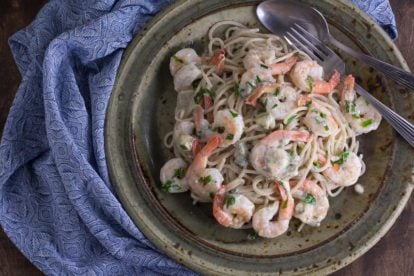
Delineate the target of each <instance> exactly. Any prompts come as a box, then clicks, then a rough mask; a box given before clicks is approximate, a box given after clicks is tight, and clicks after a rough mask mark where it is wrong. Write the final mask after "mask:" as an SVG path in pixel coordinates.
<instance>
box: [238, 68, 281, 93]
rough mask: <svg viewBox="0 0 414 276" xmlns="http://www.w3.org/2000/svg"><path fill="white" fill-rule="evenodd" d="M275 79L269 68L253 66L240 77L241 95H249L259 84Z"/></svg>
mask: <svg viewBox="0 0 414 276" xmlns="http://www.w3.org/2000/svg"><path fill="white" fill-rule="evenodd" d="M274 82H275V79H274V78H273V76H272V72H271V71H270V70H269V69H265V68H262V67H253V68H250V69H249V70H247V71H246V72H244V74H243V75H242V77H241V79H240V94H241V96H242V97H247V96H248V95H250V94H251V93H252V92H253V91H254V90H255V89H256V88H257V87H258V86H260V85H261V84H262V85H263V84H268V83H274Z"/></svg>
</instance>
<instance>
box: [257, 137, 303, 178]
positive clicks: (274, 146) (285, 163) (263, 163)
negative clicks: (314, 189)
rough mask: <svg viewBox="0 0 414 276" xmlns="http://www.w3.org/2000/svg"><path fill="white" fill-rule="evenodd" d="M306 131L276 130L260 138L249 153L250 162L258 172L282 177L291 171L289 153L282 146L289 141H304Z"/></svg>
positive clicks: (272, 176) (267, 175)
mask: <svg viewBox="0 0 414 276" xmlns="http://www.w3.org/2000/svg"><path fill="white" fill-rule="evenodd" d="M308 138H309V133H308V132H306V131H290V130H276V131H274V132H272V133H270V134H269V135H268V136H266V137H265V138H263V139H262V140H260V141H259V142H258V143H257V144H256V145H255V146H254V147H253V149H252V151H251V153H250V162H251V164H252V166H253V167H254V168H255V170H256V171H258V172H259V173H260V174H262V175H264V176H266V177H270V178H274V179H282V178H283V177H286V176H287V175H288V174H289V173H291V172H292V170H290V169H289V168H290V167H291V166H292V164H291V158H290V156H289V153H288V152H287V151H286V150H284V149H283V148H282V146H283V145H285V144H287V143H289V142H290V141H297V142H306V141H307V140H308Z"/></svg>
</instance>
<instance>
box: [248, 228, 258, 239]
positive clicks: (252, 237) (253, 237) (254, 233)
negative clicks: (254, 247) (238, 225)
mask: <svg viewBox="0 0 414 276" xmlns="http://www.w3.org/2000/svg"><path fill="white" fill-rule="evenodd" d="M258 237H259V234H258V233H257V232H256V231H254V230H252V232H251V233H249V234H247V239H248V240H250V241H254V240H256V239H257V238H258Z"/></svg>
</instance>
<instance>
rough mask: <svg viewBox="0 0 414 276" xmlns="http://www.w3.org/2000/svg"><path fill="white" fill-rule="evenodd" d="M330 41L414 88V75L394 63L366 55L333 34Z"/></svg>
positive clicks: (397, 80) (388, 75) (395, 79)
mask: <svg viewBox="0 0 414 276" xmlns="http://www.w3.org/2000/svg"><path fill="white" fill-rule="evenodd" d="M329 42H331V43H332V44H333V45H335V46H336V47H338V48H339V49H341V50H342V51H344V52H346V53H348V54H349V55H351V56H353V57H355V58H357V59H359V60H362V61H363V62H365V63H366V64H368V65H370V66H372V67H373V68H375V69H377V70H378V71H381V72H383V73H384V74H385V75H386V76H387V77H389V78H391V79H393V80H394V81H396V82H398V83H401V84H402V85H404V86H406V87H408V88H410V89H414V75H413V74H411V73H409V72H407V71H404V70H402V69H400V68H398V67H396V66H394V65H391V64H388V63H386V62H383V61H381V60H378V59H376V58H374V57H371V56H368V55H365V54H363V53H361V52H358V51H355V50H354V49H352V48H350V47H348V46H346V45H344V44H342V43H341V42H339V41H338V40H336V39H335V38H333V37H332V36H331V37H330V40H329Z"/></svg>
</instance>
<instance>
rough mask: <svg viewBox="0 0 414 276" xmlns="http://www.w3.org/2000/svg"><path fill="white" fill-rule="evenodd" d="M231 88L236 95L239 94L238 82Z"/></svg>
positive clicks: (238, 95)
mask: <svg viewBox="0 0 414 276" xmlns="http://www.w3.org/2000/svg"><path fill="white" fill-rule="evenodd" d="M233 90H234V94H236V96H237V97H240V96H241V91H240V85H239V84H238V83H236V84H235V85H234V87H233Z"/></svg>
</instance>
